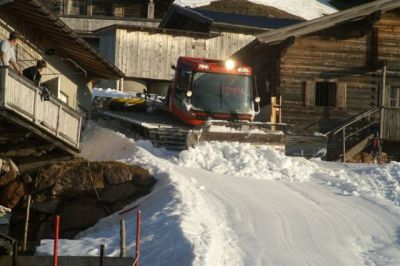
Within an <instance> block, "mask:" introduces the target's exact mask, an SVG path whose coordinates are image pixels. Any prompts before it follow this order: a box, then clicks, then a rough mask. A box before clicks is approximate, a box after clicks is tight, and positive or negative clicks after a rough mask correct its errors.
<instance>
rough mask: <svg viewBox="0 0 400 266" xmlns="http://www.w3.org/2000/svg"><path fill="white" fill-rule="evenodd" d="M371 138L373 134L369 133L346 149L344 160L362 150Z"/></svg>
mask: <svg viewBox="0 0 400 266" xmlns="http://www.w3.org/2000/svg"><path fill="white" fill-rule="evenodd" d="M373 138H374V134H371V135H369V136H368V137H366V138H365V139H363V140H362V141H360V142H359V143H358V144H357V145H355V146H353V147H352V148H351V149H350V150H348V151H347V152H346V155H345V158H346V162H347V161H348V160H350V159H351V158H353V157H354V156H355V155H356V154H358V153H360V152H362V151H363V150H364V149H365V148H366V147H367V146H368V144H369V143H370V142H371V140H372V139H373Z"/></svg>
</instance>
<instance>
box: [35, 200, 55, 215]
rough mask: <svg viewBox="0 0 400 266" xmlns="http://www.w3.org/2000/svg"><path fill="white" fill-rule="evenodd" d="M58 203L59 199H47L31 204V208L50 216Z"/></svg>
mask: <svg viewBox="0 0 400 266" xmlns="http://www.w3.org/2000/svg"><path fill="white" fill-rule="evenodd" d="M59 202H60V200H59V199H49V200H47V201H43V202H33V203H32V207H31V208H32V209H33V210H36V211H39V212H43V213H48V214H52V213H54V212H55V210H56V209H57V205H58V203H59Z"/></svg>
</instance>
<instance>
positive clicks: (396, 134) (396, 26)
mask: <svg viewBox="0 0 400 266" xmlns="http://www.w3.org/2000/svg"><path fill="white" fill-rule="evenodd" d="M374 30H375V34H376V38H377V44H378V47H377V60H378V61H385V64H386V65H387V74H386V87H385V93H384V110H383V119H382V121H383V125H382V135H381V136H382V138H383V139H385V140H392V141H393V140H394V141H400V9H397V10H393V11H392V12H390V13H386V14H384V15H383V16H382V18H381V19H380V21H379V22H378V23H377V24H376V25H375V27H374Z"/></svg>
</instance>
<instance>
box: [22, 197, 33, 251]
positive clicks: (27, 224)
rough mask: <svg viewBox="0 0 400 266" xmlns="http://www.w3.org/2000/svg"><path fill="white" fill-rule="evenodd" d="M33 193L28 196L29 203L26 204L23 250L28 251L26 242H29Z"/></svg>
mask: <svg viewBox="0 0 400 266" xmlns="http://www.w3.org/2000/svg"><path fill="white" fill-rule="evenodd" d="M31 199H32V197H31V195H29V196H28V203H27V206H26V215H25V228H24V242H23V244H22V251H23V252H25V251H26V244H27V242H28V227H29V212H30V208H31Z"/></svg>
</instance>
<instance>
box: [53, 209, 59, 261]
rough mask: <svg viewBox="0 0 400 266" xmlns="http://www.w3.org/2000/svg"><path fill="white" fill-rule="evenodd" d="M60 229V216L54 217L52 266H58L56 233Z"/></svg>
mask: <svg viewBox="0 0 400 266" xmlns="http://www.w3.org/2000/svg"><path fill="white" fill-rule="evenodd" d="M59 229H60V216H59V215H56V219H55V224H54V252H53V266H58V236H59V235H58V232H59Z"/></svg>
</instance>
